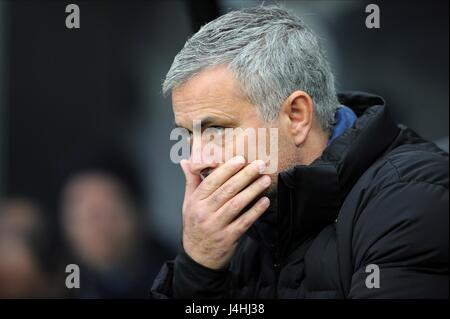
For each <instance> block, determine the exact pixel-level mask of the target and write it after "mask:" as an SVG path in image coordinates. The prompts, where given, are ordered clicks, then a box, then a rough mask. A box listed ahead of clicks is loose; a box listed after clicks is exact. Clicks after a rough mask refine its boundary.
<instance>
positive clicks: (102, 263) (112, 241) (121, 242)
mask: <svg viewBox="0 0 450 319" xmlns="http://www.w3.org/2000/svg"><path fill="white" fill-rule="evenodd" d="M62 209H63V214H64V226H65V230H66V233H67V236H68V239H69V241H70V243H71V245H72V246H73V248H74V249H75V250H76V252H77V254H78V255H79V256H80V257H81V258H82V259H83V260H84V261H85V262H86V263H89V264H90V265H91V266H94V267H99V268H103V267H109V266H112V264H114V263H117V262H122V259H123V258H125V257H127V254H128V253H129V252H128V250H129V248H130V245H132V244H133V242H132V241H133V236H134V235H133V234H134V233H135V232H136V225H135V220H134V217H133V216H134V214H135V212H134V211H133V208H132V205H131V203H130V200H129V198H128V197H127V195H126V194H125V191H124V188H123V186H122V185H121V184H120V183H119V182H118V181H116V180H115V179H114V178H113V177H110V176H108V175H106V174H101V173H96V172H87V173H81V174H80V175H77V176H75V177H73V178H72V179H71V180H70V181H69V183H68V185H67V186H66V187H65V189H64V193H63V205H62Z"/></svg>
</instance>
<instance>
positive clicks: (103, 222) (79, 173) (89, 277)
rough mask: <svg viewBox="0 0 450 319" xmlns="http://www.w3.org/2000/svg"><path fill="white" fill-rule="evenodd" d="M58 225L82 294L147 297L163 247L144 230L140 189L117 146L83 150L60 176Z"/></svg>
mask: <svg viewBox="0 0 450 319" xmlns="http://www.w3.org/2000/svg"><path fill="white" fill-rule="evenodd" d="M62 180H63V181H62V185H61V194H60V207H61V211H62V216H61V217H62V220H61V222H62V226H63V227H62V228H63V232H64V237H65V238H66V240H67V243H68V247H69V255H70V256H71V257H70V258H71V259H70V260H69V263H76V264H78V265H79V266H80V288H79V289H75V290H76V297H81V298H140V297H142V298H145V297H149V296H150V293H149V292H150V284H151V282H152V280H153V278H154V277H155V276H156V274H157V272H158V268H159V263H160V262H161V260H162V259H163V258H164V256H166V253H165V250H164V249H163V248H162V247H161V246H160V245H159V244H157V243H156V241H155V240H153V239H151V238H150V237H149V236H148V234H146V231H145V224H146V223H145V220H144V217H145V216H143V214H142V209H141V199H142V196H141V195H142V190H141V187H140V185H139V182H138V179H137V176H136V175H135V173H134V171H133V169H132V166H131V164H130V163H129V162H128V161H127V160H126V159H125V158H124V156H123V154H122V153H121V152H120V151H118V149H115V148H101V149H95V150H93V151H92V150H87V151H86V150H84V151H82V152H78V155H76V156H75V157H73V158H72V160H71V161H70V163H69V165H68V167H67V168H66V171H65V173H64V176H63V178H62Z"/></svg>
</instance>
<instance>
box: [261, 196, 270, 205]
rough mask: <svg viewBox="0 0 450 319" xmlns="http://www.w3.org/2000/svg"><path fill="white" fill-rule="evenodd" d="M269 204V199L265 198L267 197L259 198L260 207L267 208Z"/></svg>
mask: <svg viewBox="0 0 450 319" xmlns="http://www.w3.org/2000/svg"><path fill="white" fill-rule="evenodd" d="M269 204H270V200H269V198H267V197H263V198H261V205H262V206H269Z"/></svg>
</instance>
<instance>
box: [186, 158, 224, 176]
mask: <svg viewBox="0 0 450 319" xmlns="http://www.w3.org/2000/svg"><path fill="white" fill-rule="evenodd" d="M189 160H190V167H191V172H192V174H195V175H202V176H203V177H206V176H207V175H208V174H209V173H211V172H212V171H213V170H214V169H215V168H216V167H217V166H218V163H216V162H205V161H202V160H200V161H194V160H193V156H191V158H190V159H189Z"/></svg>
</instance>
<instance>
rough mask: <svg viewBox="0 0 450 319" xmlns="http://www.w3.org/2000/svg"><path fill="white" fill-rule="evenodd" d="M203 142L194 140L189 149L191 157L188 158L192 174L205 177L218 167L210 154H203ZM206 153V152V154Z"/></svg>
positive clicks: (216, 161)
mask: <svg viewBox="0 0 450 319" xmlns="http://www.w3.org/2000/svg"><path fill="white" fill-rule="evenodd" d="M205 144H206V143H205V141H204V140H203V139H196V140H194V141H193V144H192V147H191V157H190V158H189V161H190V167H191V172H192V174H195V175H203V176H202V177H205V176H207V175H208V174H209V173H210V172H211V171H212V170H214V169H215V168H216V167H217V166H218V162H219V160H218V159H216V158H215V156H211V154H203V153H204V152H203V151H204V147H205ZM206 153H208V152H206Z"/></svg>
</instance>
